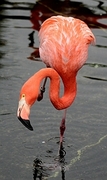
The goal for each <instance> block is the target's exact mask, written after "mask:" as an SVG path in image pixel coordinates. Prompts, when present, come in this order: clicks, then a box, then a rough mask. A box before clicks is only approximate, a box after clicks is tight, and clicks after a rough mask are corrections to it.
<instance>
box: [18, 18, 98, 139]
mask: <svg viewBox="0 0 107 180" xmlns="http://www.w3.org/2000/svg"><path fill="white" fill-rule="evenodd" d="M39 39H40V47H39V52H40V57H41V59H42V61H43V62H44V63H45V64H46V65H47V66H48V67H50V68H44V69H41V70H40V71H38V72H37V73H35V74H34V75H33V76H32V77H31V78H30V79H29V80H28V81H26V83H25V84H24V85H23V86H22V89H21V91H20V97H19V106H18V110H17V116H18V118H19V120H20V121H21V122H22V123H23V124H24V125H25V126H26V127H27V128H29V129H30V130H33V128H32V126H31V124H29V114H30V108H31V106H32V105H33V104H34V102H35V101H36V100H37V97H38V94H39V87H40V82H41V81H42V80H43V79H44V78H45V77H49V78H50V92H49V96H50V100H51V102H52V104H53V105H54V107H55V108H56V109H59V110H61V109H66V108H68V107H69V106H70V105H71V104H72V103H73V101H74V99H75V96H76V91H77V86H76V75H77V72H78V70H79V69H80V68H81V67H82V66H83V65H84V63H85V62H86V59H87V56H88V46H89V44H91V43H94V42H95V37H94V35H93V33H92V32H91V30H90V29H89V28H88V26H87V25H86V24H85V23H84V22H83V21H81V20H79V19H75V18H73V17H63V16H53V17H51V18H49V19H47V20H46V21H45V22H44V23H43V24H42V26H41V29H40V31H39ZM60 78H61V79H62V82H63V84H64V94H63V96H62V97H60V96H59V89H60ZM65 114H66V113H65ZM64 130H65V115H64V118H63V120H62V123H61V131H60V134H61V138H60V139H61V141H62V138H63V132H64Z"/></svg>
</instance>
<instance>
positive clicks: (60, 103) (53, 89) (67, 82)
mask: <svg viewBox="0 0 107 180" xmlns="http://www.w3.org/2000/svg"><path fill="white" fill-rule="evenodd" d="M45 77H49V78H50V92H49V95H50V100H51V102H52V104H53V105H54V107H55V108H56V109H58V110H61V109H65V108H67V107H69V106H70V105H71V104H72V103H73V101H74V99H75V96H76V76H73V75H72V76H71V78H69V79H66V77H65V78H64V79H62V81H63V84H64V95H63V96H62V97H60V96H59V94H60V93H59V92H60V76H59V75H58V73H57V72H56V71H55V70H54V69H52V68H44V69H41V70H40V71H38V72H37V73H35V74H34V75H33V76H32V77H31V78H30V79H29V80H28V81H27V82H26V83H25V85H24V86H26V87H27V88H25V89H29V90H28V91H31V92H30V94H31V95H32V96H33V99H34V101H33V102H32V104H33V103H34V102H35V101H36V99H37V97H38V93H39V88H40V83H41V81H42V80H43V78H45ZM32 91H33V92H32Z"/></svg>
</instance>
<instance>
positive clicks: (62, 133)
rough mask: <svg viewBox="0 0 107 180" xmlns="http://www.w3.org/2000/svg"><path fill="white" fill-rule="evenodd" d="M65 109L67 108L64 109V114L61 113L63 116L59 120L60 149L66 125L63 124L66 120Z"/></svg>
mask: <svg viewBox="0 0 107 180" xmlns="http://www.w3.org/2000/svg"><path fill="white" fill-rule="evenodd" d="M66 111H67V109H65V110H64V115H63V118H62V121H61V124H60V147H59V148H60V149H61V147H62V144H63V136H64V132H65V129H66V126H65V122H66V120H65V119H66ZM60 149H59V152H60Z"/></svg>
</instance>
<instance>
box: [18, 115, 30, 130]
mask: <svg viewBox="0 0 107 180" xmlns="http://www.w3.org/2000/svg"><path fill="white" fill-rule="evenodd" d="M18 119H19V121H20V122H21V123H22V124H23V125H24V126H25V127H26V128H28V129H29V130H30V131H33V127H32V126H31V124H30V121H29V120H25V119H22V118H21V117H18Z"/></svg>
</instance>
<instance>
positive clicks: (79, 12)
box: [31, 0, 107, 31]
mask: <svg viewBox="0 0 107 180" xmlns="http://www.w3.org/2000/svg"><path fill="white" fill-rule="evenodd" d="M97 11H98V12H97ZM99 11H100V12H99ZM59 14H60V15H63V16H73V17H75V18H79V19H81V20H83V21H85V22H86V24H88V25H89V27H92V28H107V24H104V23H100V22H99V21H100V20H102V19H105V18H107V9H106V7H105V6H104V2H102V1H99V2H98V4H97V6H91V7H89V6H87V5H86V4H84V3H82V2H75V1H69V0H65V1H61V0H51V1H49V0H44V1H42V0H39V1H37V3H36V4H35V6H34V8H33V9H32V10H31V22H32V23H33V28H34V29H35V30H37V31H38V30H39V28H40V26H41V24H42V23H43V21H44V20H46V19H47V18H49V17H50V16H52V15H59Z"/></svg>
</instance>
